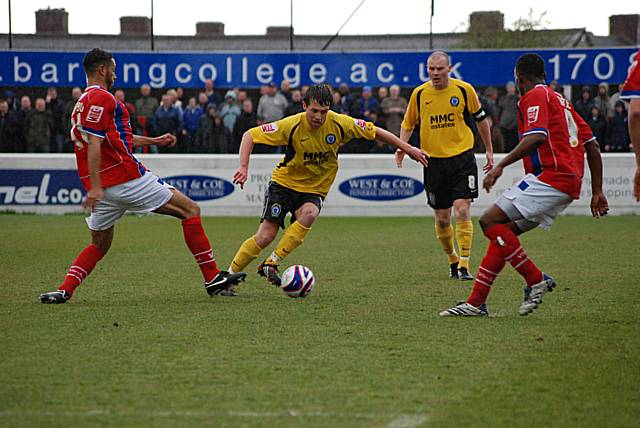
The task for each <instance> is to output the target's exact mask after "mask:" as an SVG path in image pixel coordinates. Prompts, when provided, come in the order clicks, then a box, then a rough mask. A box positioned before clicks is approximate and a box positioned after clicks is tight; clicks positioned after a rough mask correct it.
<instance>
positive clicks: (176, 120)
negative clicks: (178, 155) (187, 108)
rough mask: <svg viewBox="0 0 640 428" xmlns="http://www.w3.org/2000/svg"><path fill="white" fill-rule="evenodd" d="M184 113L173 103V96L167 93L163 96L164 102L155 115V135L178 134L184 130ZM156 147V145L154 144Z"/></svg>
mask: <svg viewBox="0 0 640 428" xmlns="http://www.w3.org/2000/svg"><path fill="white" fill-rule="evenodd" d="M182 128H183V124H182V114H181V113H180V110H178V108H177V107H174V106H173V105H171V97H169V95H167V94H165V95H163V96H162V104H160V107H158V109H157V110H156V113H155V115H154V116H153V131H154V135H162V134H167V133H169V134H172V135H176V136H177V135H178V134H179V133H181V132H182ZM153 147H156V146H153ZM163 151H174V152H175V149H173V150H172V149H163Z"/></svg>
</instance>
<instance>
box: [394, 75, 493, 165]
mask: <svg viewBox="0 0 640 428" xmlns="http://www.w3.org/2000/svg"><path fill="white" fill-rule="evenodd" d="M485 118H486V114H485V112H484V110H483V109H482V105H480V101H479V100H478V95H477V94H476V91H475V89H473V86H471V85H470V84H469V83H467V82H464V81H462V80H459V79H454V78H449V86H447V87H446V88H445V89H436V88H434V87H433V86H432V85H431V82H430V81H429V82H426V83H424V84H422V85H420V86H418V87H417V88H415V89H414V90H413V93H412V94H411V98H410V100H409V105H408V106H407V112H406V113H405V115H404V120H403V121H402V128H403V129H405V130H407V131H410V130H412V129H413V128H415V126H416V125H417V124H418V123H420V148H421V149H422V150H424V151H425V152H426V153H427V155H428V156H430V157H435V158H450V157H453V156H457V155H459V154H461V153H464V152H466V151H467V150H469V149H471V148H473V142H474V138H473V127H474V126H475V125H474V123H473V120H475V121H481V120H483V119H485Z"/></svg>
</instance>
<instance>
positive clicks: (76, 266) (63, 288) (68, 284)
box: [40, 227, 114, 304]
mask: <svg viewBox="0 0 640 428" xmlns="http://www.w3.org/2000/svg"><path fill="white" fill-rule="evenodd" d="M113 229H114V228H113V227H110V228H109V229H107V230H100V231H91V236H92V241H93V242H92V243H91V244H89V245H88V246H87V247H86V248H85V249H84V250H82V252H81V253H80V254H79V255H78V257H77V258H76V260H75V261H74V262H73V265H71V267H70V268H69V271H68V272H67V275H66V276H65V278H64V281H63V282H62V284H60V286H59V287H58V289H57V290H56V291H51V292H49V293H42V294H41V295H40V302H42V303H52V304H59V303H66V302H67V301H68V300H69V299H71V296H73V293H74V291H75V290H76V288H78V286H79V285H80V284H82V282H83V281H84V280H85V278H86V277H87V276H89V274H90V273H91V271H92V270H93V268H95V266H96V264H97V263H98V262H99V261H100V260H101V259H102V258H103V257H104V256H105V255H106V254H107V251H109V247H111V241H112V240H113Z"/></svg>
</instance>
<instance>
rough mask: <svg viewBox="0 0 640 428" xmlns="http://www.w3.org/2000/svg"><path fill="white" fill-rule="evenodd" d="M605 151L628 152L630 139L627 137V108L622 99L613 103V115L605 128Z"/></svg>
mask: <svg viewBox="0 0 640 428" xmlns="http://www.w3.org/2000/svg"><path fill="white" fill-rule="evenodd" d="M607 131H608V132H607V144H606V146H605V150H606V151H611V152H628V151H629V144H630V143H631V139H630V137H629V126H628V122H627V110H626V109H625V107H624V103H623V102H622V101H618V102H616V104H615V111H614V113H613V117H612V118H611V121H610V122H609V126H608V128H607Z"/></svg>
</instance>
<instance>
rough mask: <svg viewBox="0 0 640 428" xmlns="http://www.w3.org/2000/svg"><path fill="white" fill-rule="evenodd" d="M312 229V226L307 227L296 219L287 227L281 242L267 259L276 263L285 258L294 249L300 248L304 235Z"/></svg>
mask: <svg viewBox="0 0 640 428" xmlns="http://www.w3.org/2000/svg"><path fill="white" fill-rule="evenodd" d="M310 230H311V228H310V227H305V226H303V225H301V224H300V223H298V222H297V221H294V222H293V223H292V224H291V225H290V226H289V227H287V228H286V229H285V231H284V235H282V238H280V242H278V245H276V248H275V249H274V250H273V253H271V256H270V257H269V259H267V260H268V261H272V262H274V263H278V262H279V261H280V260H283V259H284V258H285V257H287V256H288V255H289V254H291V253H292V252H293V250H295V249H296V248H298V247H299V246H300V244H302V242H303V241H304V237H305V236H306V235H307V233H309V231H310Z"/></svg>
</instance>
